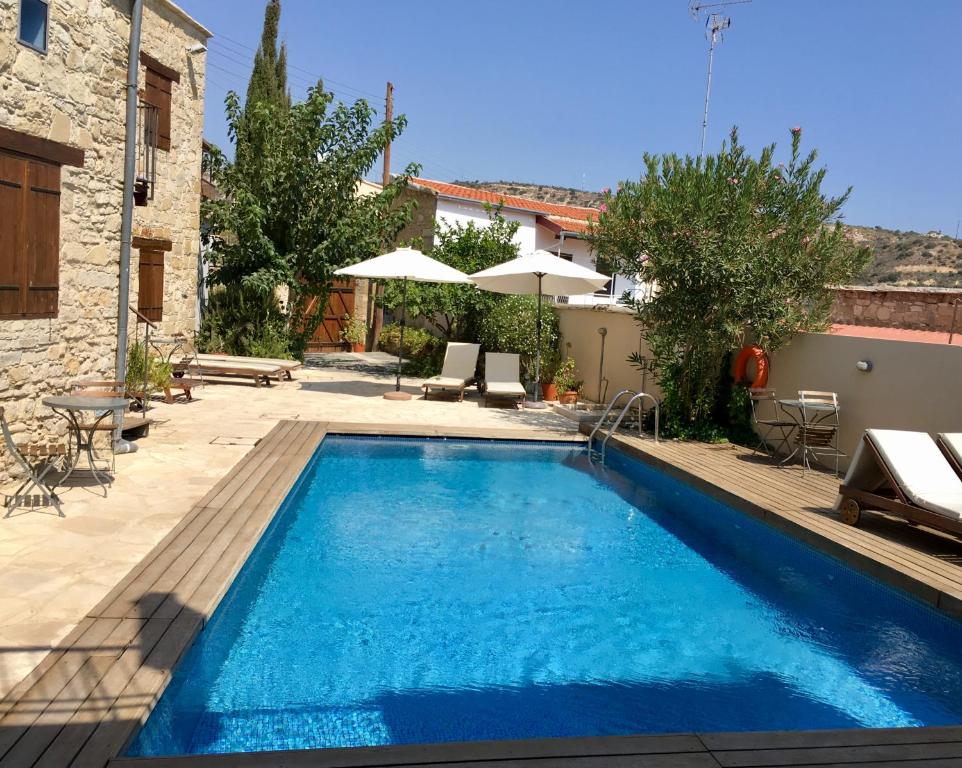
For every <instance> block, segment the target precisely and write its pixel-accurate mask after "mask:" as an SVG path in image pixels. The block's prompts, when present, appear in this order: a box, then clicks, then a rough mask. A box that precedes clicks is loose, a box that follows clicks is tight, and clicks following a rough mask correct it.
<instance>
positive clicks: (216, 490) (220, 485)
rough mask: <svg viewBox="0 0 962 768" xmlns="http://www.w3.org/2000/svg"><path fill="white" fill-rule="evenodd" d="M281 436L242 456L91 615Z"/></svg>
mask: <svg viewBox="0 0 962 768" xmlns="http://www.w3.org/2000/svg"><path fill="white" fill-rule="evenodd" d="M282 435H283V430H279V429H278V428H277V427H275V428H274V429H273V430H271V431H270V432H268V434H267V435H266V436H265V437H264V438H263V439H262V440H261V441H260V442H259V443H258V444H257V445H255V446H254V447H253V448H251V450H249V451H248V452H247V453H245V454H244V456H242V457H241V459H240V460H239V461H238V462H237V464H235V465H234V467H232V469H231V471H230V472H228V473H227V475H225V476H224V477H223V478H221V479H220V480H218V481H217V483H215V484H214V487H213V488H211V489H210V490H209V491H208V492H207V493H206V494H205V495H204V496H203V497H202V498H201V500H200V501H199V502H197V504H195V505H194V506H193V508H192V509H191V510H190V512H188V513H187V515H185V516H184V518H183V519H181V521H180V522H179V523H178V524H177V525H175V526H174V528H173V529H171V531H170V532H169V533H168V534H167V535H166V536H165V537H164V538H163V539H162V540H161V541H160V542H159V543H158V544H157V546H156V547H155V548H154V549H153V550H152V551H151V556H148V557H145V558H144V559H143V560H141V561H140V563H138V565H136V566H135V567H134V568H132V569H131V570H130V572H129V573H128V574H127V575H126V576H125V577H124V579H123V580H121V581H120V582H119V583H118V584H117V585H116V586H115V587H114V590H112V591H111V593H110V594H108V595H107V596H106V597H105V598H104V599H103V600H101V601H100V603H98V605H97V607H96V608H94V610H93V611H92V615H100V614H101V613H102V612H104V611H106V610H109V608H110V606H111V604H112V603H113V601H114V600H116V598H117V596H118V595H119V594H120V593H121V592H122V591H123V590H124V589H126V588H127V587H128V586H129V585H130V583H131V582H133V581H134V580H135V579H136V578H137V577H139V576H140V575H141V574H142V573H143V571H144V570H145V569H146V568H148V567H150V565H151V563H153V562H154V560H156V559H157V558H158V557H159V556H160V555H161V553H163V552H164V551H165V550H167V549H168V547H170V546H171V544H172V542H174V541H175V540H177V539H178V538H179V537H180V536H181V535H182V534H183V533H184V530H185V529H186V528H188V526H191V525H192V524H194V520H195V518H196V517H197V515H198V514H200V513H201V512H202V511H203V510H205V509H209V508H210V507H209V505H208V503H207V502H208V501H209V500H210V499H213V498H215V497H216V496H218V495H219V494H220V493H222V492H223V490H224V487H225V486H227V485H228V484H230V483H231V482H232V481H233V479H234V475H235V474H236V473H237V472H239V471H240V470H241V469H242V468H243V467H245V466H246V465H247V464H249V463H250V462H251V461H252V460H253V459H254V458H255V452H256V451H257V450H258V449H259V448H260V449H261V450H264V449H265V448H270V446H271V445H272V443H273V441H274V440H275V439H281V438H282Z"/></svg>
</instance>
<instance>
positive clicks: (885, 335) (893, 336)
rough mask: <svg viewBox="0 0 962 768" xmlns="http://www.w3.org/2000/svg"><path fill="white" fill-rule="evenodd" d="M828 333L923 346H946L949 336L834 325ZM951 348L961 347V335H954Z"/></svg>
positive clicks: (866, 326) (939, 332) (905, 330)
mask: <svg viewBox="0 0 962 768" xmlns="http://www.w3.org/2000/svg"><path fill="white" fill-rule="evenodd" d="M829 333H831V334H834V335H835V336H856V337H858V338H861V339H888V340H889V341H918V342H921V343H923V344H948V343H949V334H948V333H945V332H944V331H916V330H912V329H910V328H880V327H877V326H874V325H847V324H842V323H835V324H833V325H832V327H831V329H830V330H829ZM952 345H953V346H962V334H959V333H957V334H955V337H954V338H953V339H952Z"/></svg>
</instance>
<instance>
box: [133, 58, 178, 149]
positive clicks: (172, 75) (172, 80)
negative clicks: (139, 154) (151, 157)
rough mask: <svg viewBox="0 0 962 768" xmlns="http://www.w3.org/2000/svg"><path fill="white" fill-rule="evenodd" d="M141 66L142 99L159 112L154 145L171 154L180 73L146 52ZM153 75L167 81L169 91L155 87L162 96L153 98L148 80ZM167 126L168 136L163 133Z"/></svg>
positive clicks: (141, 59)
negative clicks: (175, 95) (142, 72)
mask: <svg viewBox="0 0 962 768" xmlns="http://www.w3.org/2000/svg"><path fill="white" fill-rule="evenodd" d="M140 65H141V66H142V67H143V68H144V88H143V93H142V98H143V100H144V101H145V102H147V103H148V104H151V105H153V106H154V107H156V108H157V110H158V115H157V123H158V131H157V143H156V144H155V145H154V148H155V149H159V150H161V151H162V152H170V150H171V146H172V145H173V130H174V85H175V84H177V85H179V84H180V72H178V71H177V70H176V69H171V68H170V67H168V66H167V65H166V64H164V63H163V62H160V61H158V60H157V59H155V58H154V57H153V56H151V55H150V54H149V53H146V52H144V51H141V52H140ZM151 74H153V76H154V77H155V78H159V79H160V80H162V81H166V85H167V89H166V90H164V89H163V88H158V87H156V86H154V87H153V90H154V91H156V92H159V93H160V94H161V96H160V97H159V98H158V97H157V96H154V97H151V95H150V93H149V86H148V80H149V79H150V75H151ZM165 117H166V126H167V135H166V136H165V135H164V134H163V133H162V129H163V127H164V125H165Z"/></svg>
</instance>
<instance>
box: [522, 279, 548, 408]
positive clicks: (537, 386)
mask: <svg viewBox="0 0 962 768" xmlns="http://www.w3.org/2000/svg"><path fill="white" fill-rule="evenodd" d="M535 274H536V275H538V321H537V324H536V326H535V352H534V397H533V398H532V399H531V400H529V401H527V402H526V403H525V404H524V407H525V408H547V407H548V406H547V405H545V404H544V403H543V402H541V280H542V279H543V278H544V275H543V274H542V273H540V272H536V273H535Z"/></svg>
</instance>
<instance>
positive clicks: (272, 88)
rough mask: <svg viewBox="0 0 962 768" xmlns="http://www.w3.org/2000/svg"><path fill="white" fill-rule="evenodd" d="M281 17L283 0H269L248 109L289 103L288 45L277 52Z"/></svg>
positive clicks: (248, 91)
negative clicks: (266, 104) (270, 103)
mask: <svg viewBox="0 0 962 768" xmlns="http://www.w3.org/2000/svg"><path fill="white" fill-rule="evenodd" d="M280 19H281V2H280V0H268V3H267V7H266V8H265V9H264V28H263V30H262V32H261V43H260V45H259V46H258V48H257V52H256V53H255V54H254V68H253V70H252V71H251V77H250V80H249V81H248V83H247V101H246V102H245V111H250V110H252V109H253V108H254V106H255V105H257V104H259V103H261V102H265V101H267V102H272V103H275V104H281V105H283V106H289V105H290V103H291V95H290V93H289V92H288V90H287V47H286V46H285V45H282V46H281V50H280V54H278V52H277V28H278V24H279V23H280Z"/></svg>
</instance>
